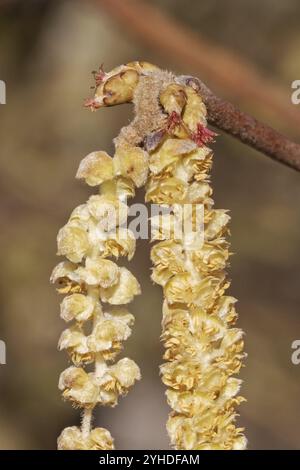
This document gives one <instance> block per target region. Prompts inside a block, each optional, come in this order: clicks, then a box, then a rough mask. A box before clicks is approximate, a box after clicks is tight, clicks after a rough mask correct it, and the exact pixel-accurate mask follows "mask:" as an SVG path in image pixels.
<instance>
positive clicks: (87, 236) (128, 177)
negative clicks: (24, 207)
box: [51, 146, 148, 450]
mask: <svg viewBox="0 0 300 470" xmlns="http://www.w3.org/2000/svg"><path fill="white" fill-rule="evenodd" d="M147 174H148V155H147V153H146V152H145V151H144V150H142V149H141V148H133V147H132V146H131V147H130V148H129V147H126V146H122V147H119V148H117V149H116V153H115V155H114V157H113V158H111V157H110V156H109V155H108V154H107V153H106V152H101V151H100V152H93V153H90V154H89V155H88V156H87V157H85V158H84V159H83V160H82V162H81V163H80V166H79V169H78V172H77V175H76V176H77V178H82V179H84V180H85V181H86V183H87V184H88V185H90V186H99V193H98V194H94V195H92V196H90V198H89V199H88V201H87V202H86V203H85V204H82V205H80V206H78V207H77V208H76V209H75V210H74V211H73V212H72V214H71V216H70V219H69V221H68V222H67V224H66V225H65V226H64V227H63V228H62V229H61V230H60V231H59V233H58V237H57V245H58V255H61V256H64V257H66V258H67V260H66V261H62V262H61V263H59V264H58V265H57V266H56V267H55V268H54V271H53V273H52V276H51V281H52V282H57V283H58V284H59V287H58V292H60V293H62V294H65V295H66V296H65V298H64V299H63V301H62V303H61V317H62V319H63V320H65V321H66V322H72V323H71V326H70V327H69V328H67V329H65V330H64V331H63V333H62V335H61V337H60V339H59V349H60V350H62V349H64V350H66V351H67V352H68V354H69V356H70V359H71V361H72V363H73V365H72V366H70V367H68V368H67V369H66V370H65V371H63V372H62V374H61V376H60V378H59V389H60V390H61V391H62V395H63V398H64V399H65V400H68V401H70V402H71V403H72V404H73V405H74V406H76V407H78V408H81V410H82V424H81V427H80V428H79V427H76V426H71V427H67V428H65V429H64V430H63V431H62V433H61V435H60V436H59V438H58V448H59V449H61V450H68V449H70V450H71V449H73V450H74V449H81V450H110V449H113V448H114V444H113V439H112V437H111V435H110V433H109V431H107V430H106V429H103V428H92V427H91V422H92V411H93V409H94V407H95V406H96V405H98V404H100V405H106V406H112V407H113V406H115V405H116V404H117V402H118V397H119V395H126V394H127V392H128V389H129V388H130V387H131V386H132V385H133V384H134V382H135V381H136V380H139V379H140V370H139V368H138V366H137V365H136V364H135V362H134V361H132V360H131V359H128V358H123V359H121V360H119V361H118V362H116V363H114V361H115V358H116V357H117V355H118V354H119V353H120V351H121V349H122V342H123V341H124V340H126V339H127V338H128V337H129V336H130V334H131V326H132V325H133V322H134V317H133V315H132V314H131V313H129V311H128V310H127V309H126V307H124V305H126V304H128V303H130V302H131V301H132V299H133V298H134V296H135V295H137V294H139V293H140V286H139V283H138V281H137V280H136V278H135V277H134V276H133V275H132V273H131V272H130V271H129V270H128V269H126V268H125V267H119V266H118V265H117V264H116V263H115V262H114V261H112V259H111V258H118V257H119V256H126V257H128V259H129V260H130V259H131V258H132V257H133V255H134V252H135V244H136V242H135V237H134V234H133V233H132V232H131V231H130V230H129V229H128V228H126V227H125V228H124V224H125V222H126V220H127V216H128V206H127V204H126V200H127V198H129V197H133V196H134V193H135V187H140V186H143V185H144V184H145V182H146V179H147ZM122 225H123V226H122ZM103 304H105V306H104V305H103ZM91 363H94V364H95V368H94V371H93V372H86V371H85V369H84V367H85V366H86V365H87V364H91Z"/></svg>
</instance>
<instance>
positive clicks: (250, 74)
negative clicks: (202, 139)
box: [96, 0, 300, 171]
mask: <svg viewBox="0 0 300 470" xmlns="http://www.w3.org/2000/svg"><path fill="white" fill-rule="evenodd" d="M96 1H97V2H98V3H99V4H100V5H101V6H102V7H104V8H105V10H106V11H107V12H108V13H109V14H110V15H111V16H113V17H114V18H116V19H117V20H119V21H120V23H121V24H122V25H124V26H126V27H127V29H128V31H129V32H131V33H132V34H134V35H136V36H138V37H139V38H140V39H142V40H143V41H145V42H146V43H147V44H148V45H150V46H151V47H152V48H154V49H155V50H159V51H160V52H164V53H167V54H168V57H169V58H173V59H174V60H175V61H176V62H177V63H180V64H181V65H184V66H189V68H191V69H192V70H193V71H196V72H197V74H199V75H201V77H204V78H205V79H206V80H207V81H208V82H209V83H211V84H212V85H213V86H214V88H215V89H217V90H219V91H220V92H221V93H222V94H225V95H227V96H231V97H234V98H235V99H236V100H243V99H247V101H253V102H255V103H256V105H257V106H262V107H263V108H264V110H265V111H266V110H268V111H270V110H272V111H273V112H274V111H275V112H276V113H278V115H280V117H281V119H282V120H285V121H286V122H288V123H289V125H290V127H292V128H294V129H297V131H298V130H299V126H300V113H299V110H298V109H297V108H296V107H295V106H294V105H292V103H291V100H290V97H289V96H288V92H285V91H284V90H282V88H281V87H280V86H278V85H276V84H274V83H272V82H270V81H269V80H266V79H265V78H263V77H261V76H260V75H259V74H258V72H257V71H256V69H255V68H254V67H253V66H252V65H251V64H249V63H248V62H246V61H245V60H243V59H241V58H239V57H237V56H235V55H234V54H232V53H230V52H228V51H227V50H225V49H223V48H220V47H218V46H215V45H212V44H211V43H210V42H208V41H207V40H205V39H204V38H202V37H200V36H199V35H198V34H195V33H193V32H191V31H190V30H189V29H188V28H186V27H184V26H183V25H181V24H179V23H178V22H176V21H175V20H173V19H171V18H169V17H167V16H166V15H164V14H163V13H162V12H161V11H160V10H159V9H157V8H156V7H155V6H153V5H150V4H146V3H145V2H143V1H142V0H138V1H137V0H96ZM198 83H199V86H200V92H201V93H202V95H203V98H204V100H205V104H206V106H207V109H208V117H209V122H210V123H211V124H212V125H214V126H216V127H218V128H219V129H221V130H223V131H225V132H227V133H228V134H230V135H232V136H234V137H236V138H237V139H239V140H240V141H241V142H243V143H245V144H247V145H249V146H251V147H253V148H255V149H256V150H259V151H261V152H263V153H264V154H266V155H268V156H270V157H271V158H273V159H274V160H276V161H278V162H280V163H283V164H285V165H287V166H289V167H291V168H293V169H295V170H297V171H300V145H299V144H296V143H294V142H292V141H290V140H289V139H288V138H286V137H284V136H283V135H281V134H280V133H279V132H277V131H275V130H274V129H272V128H271V127H269V126H267V125H266V124H263V123H260V122H259V121H257V120H256V119H255V118H253V117H251V116H249V115H248V114H246V113H244V112H241V111H239V110H238V109H237V108H236V107H235V106H234V105H233V104H231V103H229V102H226V101H224V100H222V99H220V98H218V97H217V96H215V95H214V94H213V93H212V92H211V91H210V90H209V89H208V88H207V87H206V86H205V85H204V84H203V83H202V82H198Z"/></svg>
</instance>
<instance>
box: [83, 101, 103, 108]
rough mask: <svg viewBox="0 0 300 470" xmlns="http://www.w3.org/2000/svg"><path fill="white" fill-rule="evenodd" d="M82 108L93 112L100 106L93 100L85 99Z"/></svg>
mask: <svg viewBox="0 0 300 470" xmlns="http://www.w3.org/2000/svg"><path fill="white" fill-rule="evenodd" d="M83 106H84V107H85V108H90V109H91V110H92V111H95V110H96V109H98V108H101V104H100V103H98V102H97V101H95V99H94V98H87V99H86V100H85V101H84V104H83Z"/></svg>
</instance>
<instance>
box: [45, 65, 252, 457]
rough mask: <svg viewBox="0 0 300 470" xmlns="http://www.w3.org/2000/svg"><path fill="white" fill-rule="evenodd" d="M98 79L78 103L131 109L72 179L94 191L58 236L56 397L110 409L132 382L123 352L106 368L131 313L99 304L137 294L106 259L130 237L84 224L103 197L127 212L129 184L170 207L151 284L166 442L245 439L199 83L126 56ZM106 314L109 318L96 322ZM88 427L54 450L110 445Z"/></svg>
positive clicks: (220, 213)
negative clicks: (110, 142)
mask: <svg viewBox="0 0 300 470" xmlns="http://www.w3.org/2000/svg"><path fill="white" fill-rule="evenodd" d="M97 76H98V82H97V88H96V92H95V96H94V98H92V99H90V100H88V101H87V102H86V106H88V107H90V108H91V109H92V110H96V109H98V108H101V107H104V106H113V105H117V104H121V103H125V102H132V103H133V104H134V110H135V115H134V119H133V121H132V122H131V123H130V124H129V125H128V126H126V127H124V128H123V129H121V131H120V134H119V136H118V137H116V139H115V141H114V143H115V146H116V154H115V157H114V159H110V157H109V156H108V155H107V154H105V152H96V153H93V154H90V155H89V156H88V157H86V159H85V160H83V162H82V164H81V165H80V168H79V176H80V177H83V178H85V179H86V181H87V183H88V184H90V185H97V184H100V195H99V196H97V195H96V196H92V197H91V198H90V200H89V201H88V203H87V204H86V205H83V206H79V208H77V209H76V210H75V211H74V213H73V214H72V216H71V219H70V221H69V223H68V224H67V226H65V227H64V228H63V229H62V230H61V232H60V233H59V236H58V245H59V253H60V254H62V255H64V256H66V257H67V258H68V261H67V262H63V263H61V264H60V265H58V267H57V268H56V269H55V270H54V274H53V276H52V277H53V280H54V281H55V280H59V281H60V283H61V287H60V291H61V292H63V293H66V294H69V296H68V297H66V299H65V300H64V301H63V304H62V317H63V318H64V319H65V320H66V321H71V320H73V321H75V324H74V325H73V327H71V328H70V329H68V330H66V332H64V333H63V335H62V337H61V340H60V347H61V348H65V349H67V350H68V351H69V353H70V355H71V358H72V360H73V362H74V364H75V365H74V366H72V367H70V368H69V369H67V370H66V371H65V372H63V374H62V376H61V378H60V388H61V390H62V391H63V395H64V397H65V398H66V399H68V400H71V401H72V402H73V403H75V404H76V405H78V406H82V407H83V408H84V409H85V410H86V412H87V413H90V411H89V410H90V409H92V408H93V407H94V406H95V404H96V403H98V402H99V403H102V404H109V405H114V404H115V403H116V399H117V397H116V393H117V392H118V393H124V391H126V390H127V387H128V386H130V385H132V383H133V382H134V380H135V379H136V378H139V372H138V369H137V366H135V365H134V364H133V363H132V361H130V360H129V359H123V360H122V361H126V364H125V362H124V364H120V363H121V362H122V361H119V362H118V363H117V364H116V365H113V366H109V367H108V366H107V363H106V361H108V360H111V359H112V358H114V357H115V354H116V353H117V352H118V348H119V346H120V343H121V341H122V340H124V339H126V338H127V337H128V334H129V332H130V321H131V317H130V314H128V313H127V312H123V315H120V311H119V310H117V312H116V311H115V310H114V311H112V310H109V311H102V308H101V305H100V301H103V302H108V303H110V304H113V305H118V304H119V303H127V302H129V301H130V300H131V299H132V298H133V295H134V294H136V293H138V291H139V287H138V284H137V282H136V281H135V280H134V278H133V277H132V275H131V274H130V273H129V272H128V271H127V270H125V271H124V268H118V267H117V266H116V265H115V264H114V263H112V262H111V261H110V260H107V259H106V258H107V257H109V256H110V255H114V256H116V254H117V255H118V254H127V255H128V256H129V257H130V256H132V254H133V251H134V248H132V245H131V244H130V243H129V242H128V243H127V244H126V245H125V244H123V245H121V244H119V245H118V240H117V239H118V237H117V236H116V239H114V240H110V241H108V240H107V239H106V238H105V237H104V236H103V231H104V232H105V229H106V230H107V225H108V226H110V224H112V225H113V222H112V221H110V220H108V222H106V227H104V228H101V236H100V238H97V235H96V234H95V231H94V228H93V227H94V224H95V221H97V223H99V222H100V226H101V217H102V216H103V212H105V211H106V212H107V211H108V210H105V207H106V206H105V204H107V203H108V201H110V203H111V202H113V204H115V205H117V206H120V211H119V213H120V214H121V215H120V219H122V220H123V218H126V207H123V206H124V203H123V196H124V195H125V194H126V196H132V195H133V193H134V185H136V186H139V187H140V186H143V185H144V184H145V185H146V195H145V199H146V202H149V203H152V204H159V205H161V206H163V207H164V208H169V209H170V212H169V214H165V215H160V216H159V217H156V218H154V219H155V220H154V221H153V222H154V224H153V225H154V230H153V231H152V241H154V242H155V244H154V245H153V247H152V250H151V259H152V262H153V272H152V280H153V281H154V282H155V283H157V284H159V285H161V287H162V289H163V295H164V303H163V319H162V341H163V343H164V346H165V353H164V360H165V362H164V364H163V365H162V366H161V375H162V380H163V383H164V384H165V385H166V386H167V391H166V396H167V401H168V403H169V405H170V407H171V408H172V412H171V414H170V416H169V419H168V422H167V430H168V433H169V436H170V440H171V445H172V446H173V447H174V448H176V449H180V450H192V449H195V450H239V449H244V448H245V447H246V443H247V442H246V438H245V436H244V434H243V429H242V428H239V427H237V425H236V417H237V412H236V408H237V406H238V405H239V404H240V403H241V402H242V401H244V399H243V398H242V397H241V396H239V390H240V386H241V382H242V381H241V380H240V379H238V378H236V377H235V375H236V374H238V373H239V371H240V368H241V366H242V359H243V358H244V357H245V353H244V352H243V332H242V330H241V329H239V328H236V327H235V326H234V325H235V322H236V319H237V313H236V310H235V303H236V299H235V298H234V297H231V296H230V295H227V294H226V291H227V289H228V287H229V285H230V283H229V281H228V279H227V277H226V267H227V265H228V260H229V256H230V252H229V243H228V240H227V236H228V223H229V220H230V216H229V214H228V211H226V210H223V209H215V208H214V202H213V199H212V188H211V185H210V177H209V172H210V169H211V165H212V157H213V154H212V150H211V149H210V148H209V147H208V146H207V145H208V144H209V143H210V142H211V141H213V139H214V138H215V135H216V134H215V133H214V132H212V131H211V130H209V129H208V128H207V115H206V114H207V113H206V107H205V105H204V103H203V100H202V98H201V96H200V93H199V88H198V87H197V80H196V79H193V78H192V77H188V76H180V77H176V76H175V75H174V74H172V73H170V72H165V71H162V70H160V69H159V68H157V67H155V66H153V65H151V64H148V63H146V62H131V63H129V64H126V65H122V66H120V67H117V68H116V69H114V70H112V71H111V72H109V73H105V72H103V70H102V69H101V73H99V74H98V75H97ZM101 188H102V190H101ZM100 201H101V207H102V206H103V204H104V209H103V207H102V208H100ZM186 205H188V207H189V210H188V211H187V215H185V217H187V218H188V219H189V220H188V221H189V222H190V224H189V225H188V226H189V227H190V229H189V230H188V231H186V230H185V231H183V232H180V233H181V236H178V233H177V231H176V227H178V225H179V224H180V223H181V222H182V219H181V215H182V212H183V210H184V208H185V206H186ZM198 206H201V207H202V209H203V230H202V233H200V232H199V231H197V230H196V231H195V230H193V228H194V227H195V211H194V209H193V208H194V207H196V208H197V207H198ZM108 219H109V218H108ZM170 227H171V228H170ZM95 246H96V247H97V249H96V248H95ZM117 247H120V248H119V250H120V251H118V248H117ZM116 250H117V251H116ZM105 260H106V263H105V262H104V261H105ZM110 263H112V264H110ZM129 286H130V287H129ZM99 299H100V301H99ZM120 299H122V302H120ZM92 317H93V318H94V317H96V322H95V324H94V328H93V332H92V334H91V335H90V336H89V337H86V335H85V334H84V332H83V330H82V328H83V322H85V321H87V320H89V319H90V318H92ZM112 318H113V320H114V321H117V322H119V323H118V326H117V325H116V324H115V323H113V321H112ZM125 319H126V320H125ZM98 322H102V323H100V325H101V326H100V327H99V326H98V325H99V323H98ZM105 322H112V323H107V327H106V323H105ZM121 324H122V327H121ZM99 351H100V352H99ZM99 357H100V358H101V359H100V360H99V359H98V366H97V367H96V371H97V370H99V371H100V372H99V373H98V375H97V372H96V375H95V373H92V374H88V373H86V372H85V371H84V369H83V368H82V367H81V366H82V364H84V363H85V362H90V361H93V360H95V358H96V363H97V358H99ZM107 368H108V369H107ZM112 384H113V385H112ZM83 421H84V420H83ZM83 428H85V425H84V422H83ZM95 431H96V430H93V431H90V430H89V432H88V433H83V431H81V432H80V430H78V428H67V429H65V430H64V431H63V433H62V435H61V437H60V444H59V446H60V447H61V448H71V446H73V448H109V445H111V440H109V438H108V436H107V431H105V430H102V429H101V430H97V432H95ZM93 432H94V434H93V435H92V433H93ZM100 438H101V445H100V444H99V440H100ZM70 442H72V444H70ZM108 442H109V444H108ZM105 445H106V447H105ZM101 446H102V447H101Z"/></svg>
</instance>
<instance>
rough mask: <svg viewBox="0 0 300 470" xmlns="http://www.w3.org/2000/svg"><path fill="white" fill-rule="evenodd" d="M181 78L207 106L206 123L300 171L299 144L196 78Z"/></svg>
mask: <svg viewBox="0 0 300 470" xmlns="http://www.w3.org/2000/svg"><path fill="white" fill-rule="evenodd" d="M182 81H184V82H185V83H188V84H192V85H193V86H194V88H196V89H197V90H198V91H199V93H200V95H201V96H202V98H203V101H204V103H205V105H206V107H207V112H208V121H209V123H210V124H212V125H213V126H216V127H218V128H219V129H221V130H222V131H225V132H227V133H228V134H230V135H232V136H233V137H236V138H237V139H239V140H240V141H241V142H243V143H244V144H247V145H249V146H250V147H252V148H254V149H256V150H258V151H260V152H262V153H264V154H265V155H268V156H269V157H271V158H272V159H273V160H276V161H277V162H279V163H283V164H284V165H287V166H289V167H290V168H293V169H294V170H297V171H300V145H299V144H296V143H295V142H292V141H291V140H289V139H288V138H287V137H285V136H283V135H282V134H280V133H279V132H277V131H276V130H275V129H272V128H271V127H270V126H268V125H266V124H263V123H261V122H259V121H258V120H257V119H255V118H253V117H252V116H249V115H248V114H246V113H244V112H242V111H240V110H239V109H237V108H236V107H235V106H234V105H233V104H232V103H228V102H227V101H224V100H222V99H221V98H218V97H217V96H215V95H214V94H213V93H212V91H211V90H209V88H207V86H206V85H204V83H203V82H201V81H200V80H199V79H197V78H194V77H185V76H184V77H182Z"/></svg>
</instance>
